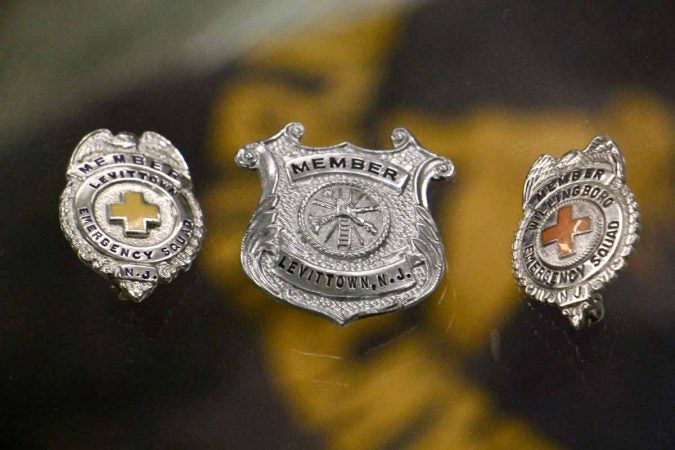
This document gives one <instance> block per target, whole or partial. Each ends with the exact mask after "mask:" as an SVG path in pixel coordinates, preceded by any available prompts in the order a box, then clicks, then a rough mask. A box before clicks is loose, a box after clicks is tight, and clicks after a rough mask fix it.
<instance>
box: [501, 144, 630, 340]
mask: <svg viewBox="0 0 675 450" xmlns="http://www.w3.org/2000/svg"><path fill="white" fill-rule="evenodd" d="M523 209H524V211H525V217H524V219H523V220H522V221H521V223H520V227H519V228H518V232H517V233H516V239H515V241H514V243H513V255H512V262H513V270H514V274H515V277H516V279H517V280H518V283H519V284H520V285H521V286H522V287H523V288H524V290H525V293H526V294H527V295H529V296H530V297H533V298H535V299H537V300H540V301H542V302H546V303H553V304H556V305H558V307H560V309H561V310H562V313H563V314H564V315H565V316H567V317H568V318H569V320H570V323H571V324H572V326H573V327H574V328H576V329H579V328H582V327H583V326H585V325H589V324H590V323H592V322H597V321H599V320H601V319H602V318H603V317H604V306H603V303H602V297H601V296H600V295H599V294H598V293H597V291H598V290H599V289H600V288H602V287H603V286H604V285H605V284H606V283H607V282H608V281H610V280H611V279H612V278H614V277H615V276H616V272H617V271H618V270H619V269H620V268H621V267H622V266H623V265H624V264H625V258H626V257H627V256H628V254H629V253H630V252H631V250H632V248H633V244H635V242H636V241H637V238H638V231H639V214H638V206H637V202H636V201H635V198H634V196H633V194H632V193H631V191H630V190H629V189H628V187H627V186H626V178H625V162H624V159H623V155H622V154H621V151H620V150H619V148H618V147H617V146H616V144H614V142H612V140H611V139H609V138H608V137H605V136H599V137H596V138H595V139H593V140H592V141H591V143H590V144H589V145H588V147H587V148H586V149H585V150H583V151H576V150H574V151H570V152H568V153H566V154H565V155H564V156H563V157H562V158H560V159H556V158H554V157H552V156H550V155H543V156H540V157H539V159H537V161H536V162H535V163H534V165H533V166H532V168H531V169H530V173H529V174H528V176H527V179H526V180H525V187H524V190H523Z"/></svg>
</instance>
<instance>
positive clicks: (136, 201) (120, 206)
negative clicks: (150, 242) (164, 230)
mask: <svg viewBox="0 0 675 450" xmlns="http://www.w3.org/2000/svg"><path fill="white" fill-rule="evenodd" d="M108 221H109V222H110V223H112V222H122V225H123V226H124V234H125V235H127V236H147V235H148V226H152V225H159V224H160V223H161V221H160V216H159V206H157V205H153V204H151V203H147V202H146V201H145V199H144V198H143V194H142V193H141V192H124V193H123V194H122V203H113V204H112V205H110V208H109V209H108Z"/></svg>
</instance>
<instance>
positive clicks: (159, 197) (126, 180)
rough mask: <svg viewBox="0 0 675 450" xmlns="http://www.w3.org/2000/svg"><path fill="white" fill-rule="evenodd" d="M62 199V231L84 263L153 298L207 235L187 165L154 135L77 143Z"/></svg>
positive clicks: (97, 136) (130, 291)
mask: <svg viewBox="0 0 675 450" xmlns="http://www.w3.org/2000/svg"><path fill="white" fill-rule="evenodd" d="M68 178H69V182H68V185H67V186H66V189H65V190H64V193H63V195H62V198H61V226H62V228H63V230H64V232H65V234H66V237H67V238H68V239H69V241H70V242H71V244H72V246H73V248H74V249H75V250H76V251H77V252H78V254H79V255H80V257H81V258H82V259H83V260H84V261H85V262H87V263H89V264H91V265H92V267H93V268H94V269H95V270H97V271H99V272H100V273H102V274H104V275H107V276H111V277H114V278H115V279H116V281H117V284H118V286H119V287H120V288H121V289H122V292H123V294H124V296H125V297H129V298H131V299H133V300H135V301H141V300H143V299H144V298H146V297H147V296H148V295H149V294H150V293H151V292H152V290H153V289H154V287H155V286H156V285H157V283H158V282H160V281H164V282H168V281H170V280H171V279H173V277H174V276H175V275H176V274H177V272H178V271H179V270H181V269H182V270H185V269H187V268H188V267H189V265H190V263H191V262H192V260H193V259H194V257H195V256H196V252H197V251H198V249H199V247H200V244H201V240H202V237H203V233H204V227H203V222H202V214H201V210H200V208H199V205H198V203H197V201H196V199H195V198H194V195H193V194H192V191H191V189H190V188H191V182H190V175H189V172H188V170H187V165H186V164H185V161H184V160H183V158H182V156H181V155H180V153H178V150H177V149H175V147H173V146H172V145H171V143H170V142H169V141H167V140H166V139H164V138H163V137H161V136H160V135H158V134H155V133H149V132H146V133H144V134H143V135H142V136H141V138H140V139H138V140H137V139H136V138H135V136H133V135H131V134H128V133H121V134H118V135H117V136H113V135H112V133H110V132H109V131H107V130H101V131H97V132H94V133H92V134H90V135H89V136H87V137H86V138H85V139H83V141H82V142H81V143H80V145H78V147H77V149H76V150H75V152H74V154H73V157H72V159H71V163H70V167H69V170H68Z"/></svg>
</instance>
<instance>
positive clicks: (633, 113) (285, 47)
mask: <svg viewBox="0 0 675 450" xmlns="http://www.w3.org/2000/svg"><path fill="white" fill-rule="evenodd" d="M672 17H673V11H672V7H669V6H668V5H667V4H666V3H665V2H664V3H658V2H650V3H648V4H640V5H634V6H619V5H615V4H612V3H602V4H595V5H592V6H584V5H577V6H558V7H548V8H542V6H541V5H540V4H539V3H531V4H522V3H514V4H512V5H510V6H505V5H503V4H501V3H500V4H499V5H497V4H496V3H495V4H494V5H490V4H487V3H480V4H474V3H467V4H458V3H457V2H447V3H444V2H434V3H431V4H428V5H423V6H418V7H415V8H412V9H410V10H403V11H398V12H396V11H394V12H392V13H389V12H387V13H386V14H379V15H377V14H376V15H373V16H363V17H361V18H358V19H355V18H351V19H349V20H348V21H346V20H344V19H339V18H336V19H335V20H329V19H327V20H326V22H325V23H319V24H316V26H314V27H310V28H308V29H306V30H304V31H303V32H302V33H299V34H295V35H292V36H291V37H289V38H281V37H270V39H269V42H267V43H263V44H261V45H260V46H258V47H256V49H255V50H254V51H251V52H250V53H249V54H247V55H245V56H244V57H242V58H241V60H239V61H238V62H237V63H236V64H233V65H231V66H229V67H224V68H223V69H222V70H221V71H220V72H219V73H217V74H214V75H209V76H204V77H200V76H195V77H190V78H185V79H182V80H179V81H172V82H170V83H169V82H167V83H164V84H162V83H159V84H153V85H149V86H147V87H145V88H142V89H139V90H138V91H136V92H133V93H130V94H128V95H124V96H121V97H120V98H116V99H112V100H110V101H107V102H105V103H102V104H100V105H98V106H97V107H95V108H92V109H87V110H82V111H80V112H79V114H77V115H76V116H73V117H71V118H70V119H69V120H68V121H67V122H66V123H63V124H62V125H60V126H58V127H53V128H50V129H45V128H44V127H40V124H36V126H35V133H34V134H33V136H32V137H31V138H30V139H26V140H25V141H23V142H18V143H17V144H16V145H15V146H14V147H12V148H10V149H8V150H7V151H6V152H5V153H4V154H3V156H2V157H1V164H0V174H1V175H2V180H3V188H2V190H1V191H0V217H2V222H1V225H0V230H1V231H2V232H1V233H0V235H2V238H3V239H2V245H1V246H0V268H1V272H0V279H1V282H0V293H1V298H2V304H1V305H0V405H1V408H0V442H2V443H3V446H4V447H6V448H25V447H29V448H30V447H34V448H64V449H79V448H82V449H89V448H246V449H248V448H264V449H270V448H337V449H342V448H406V449H407V448H423V449H429V448H471V449H474V448H481V449H482V448H484V449H493V448H503V449H513V448H528V449H529V448H532V449H541V448H578V449H598V448H602V449H636V448H640V449H658V448H672V447H673V445H675V442H674V439H675V438H674V437H673V425H674V423H673V422H674V419H673V411H674V410H675V382H674V378H673V374H674V373H675V357H674V351H675V348H674V345H673V343H674V341H673V337H672V331H673V327H674V325H675V302H674V301H673V300H674V299H673V297H674V292H675V291H674V280H673V263H674V262H675V259H674V256H675V248H674V246H673V233H672V230H673V226H674V225H675V213H674V210H673V181H674V180H675V164H673V158H674V156H675V115H674V113H673V103H672V100H673V93H674V91H673V89H674V88H673V83H672V76H673V74H674V73H675V70H674V69H675V66H674V61H675V59H673V58H672V55H671V53H672V49H673V47H674V46H675V41H674V40H673V38H672V36H673V35H672V33H671V32H670V31H669V27H670V26H671V25H672ZM291 121H299V122H303V123H304V124H305V127H306V130H307V131H306V136H305V138H304V142H306V143H307V144H308V145H328V144H332V143H336V142H340V141H343V140H350V141H352V142H354V143H356V144H361V145H364V146H372V147H375V148H382V147H389V146H390V145H389V142H388V135H389V132H390V131H391V129H392V128H394V127H395V126H400V125H403V126H406V127H407V128H409V129H410V130H411V131H412V132H413V133H414V134H415V135H416V136H417V138H418V139H419V140H420V142H421V143H422V144H423V145H424V146H426V147H428V148H430V149H431V150H433V151H435V152H437V153H439V154H443V155H447V156H449V157H450V158H451V159H452V160H453V161H454V162H455V164H456V167H457V178H456V181H455V182H454V183H453V184H450V185H442V186H435V188H434V191H433V193H432V194H433V195H432V203H433V208H432V210H433V213H434V215H435V217H436V219H437V223H438V225H439V228H440V229H441V230H442V233H443V238H444V244H445V247H446V250H447V258H448V272H447V277H446V279H445V280H444V282H443V283H442V284H441V286H439V288H438V289H437V291H436V293H435V294H434V295H433V296H432V297H431V298H429V299H428V300H426V301H425V302H424V303H422V304H421V305H420V306H418V307H415V308H413V309H411V310H408V311H405V312H401V313H396V314H392V315H387V316H382V317H377V318H368V319H364V320H362V321H359V322H357V323H354V324H352V325H349V326H348V327H345V328H340V327H339V326H337V325H334V324H333V323H331V322H329V321H327V320H325V319H323V318H321V317H317V316H313V315H310V314H309V313H307V312H304V311H300V310H297V309H293V308H290V307H288V306H284V305H281V304H278V303H276V302H274V300H272V299H271V298H268V297H266V296H265V295H263V294H262V293H261V292H260V291H259V290H258V289H257V288H255V287H254V286H253V285H252V283H251V282H250V281H249V280H248V279H247V278H246V277H245V276H244V274H243V273H242V271H241V268H240V266H239V258H238V251H239V245H240V240H241V237H242V235H243V232H244V230H245V228H246V224H247V223H248V220H249V218H250V216H251V214H252V213H253V210H254V208H255V204H256V202H257V199H258V198H257V197H258V193H259V187H258V186H259V184H258V179H257V177H256V174H254V173H252V172H247V171H245V170H243V169H239V168H237V167H236V166H235V164H234V162H233V158H234V155H235V153H236V151H237V150H238V148H239V146H241V145H243V144H245V143H247V142H250V141H252V140H256V139H261V138H264V137H266V136H269V135H270V134H271V133H273V132H275V131H276V130H278V129H279V128H280V127H281V126H283V125H284V124H285V123H287V122H291ZM97 128H109V129H111V130H113V131H114V132H118V131H123V130H126V131H132V132H136V133H140V132H142V131H144V130H153V131H157V132H159V133H161V134H162V135H164V136H167V137H168V138H169V139H171V140H172V142H173V143H174V144H175V145H176V146H177V147H178V148H179V149H180V150H181V151H182V153H183V155H184V156H185V158H186V160H187V161H188V164H189V165H190V169H191V172H192V176H193V180H194V184H195V193H196V195H197V196H198V198H199V199H200V202H201V204H202V207H203V209H204V213H205V216H206V223H207V229H208V234H207V238H206V241H205V244H204V248H203V250H202V253H201V254H200V256H199V258H198V260H197V262H196V264H195V265H194V266H193V268H192V269H191V270H190V271H189V272H188V273H185V274H182V275H181V276H179V277H178V278H177V279H176V280H175V281H174V282H173V283H172V284H171V285H167V286H160V287H159V288H158V289H157V290H156V291H155V293H154V294H153V295H152V296H151V297H150V298H149V299H148V300H147V301H146V302H144V303H142V304H140V305H136V304H125V303H120V302H118V301H117V300H116V295H115V293H114V292H113V291H112V290H111V289H110V288H109V283H108V281H106V280H104V279H102V278H100V277H98V276H97V275H95V274H94V273H93V272H92V271H91V270H89V269H88V268H87V267H85V266H84V265H83V264H81V263H80V262H79V261H78V260H77V258H76V256H75V254H74V253H73V252H72V250H71V249H70V247H69V246H68V244H67V242H66V241H65V239H64V238H63V236H62V234H61V232H60V230H59V225H58V214H57V209H58V206H57V205H58V197H59V195H60V192H61V190H62V189H63V187H64V186H65V167H66V163H67V160H68V158H69V156H70V153H71V151H72V150H73V148H74V146H75V145H76V144H77V142H78V141H79V139H80V138H81V137H82V136H84V135H85V134H86V133H88V132H89V131H91V130H93V129H97ZM598 134H608V135H610V136H612V138H613V139H614V140H615V141H616V142H617V143H618V144H619V146H620V147H621V148H622V150H623V152H624V155H625V158H626V161H627V179H628V184H629V186H630V187H631V189H632V190H633V191H634V192H635V194H636V197H637V199H638V201H639V202H640V205H641V212H642V220H643V228H642V233H641V241H640V242H639V243H638V246H637V249H636V251H635V253H634V254H633V255H631V258H630V259H629V261H628V268H627V269H626V270H624V271H623V272H622V273H621V274H620V277H619V279H618V280H615V281H614V282H613V283H612V284H611V285H610V286H609V288H607V289H606V290H605V291H604V292H603V294H604V297H605V303H606V310H607V315H606V318H605V320H604V321H603V322H601V323H600V324H598V325H596V326H594V327H593V328H591V329H589V330H585V331H581V332H577V331H574V330H573V329H572V328H571V327H570V326H569V325H568V323H567V321H566V319H565V318H564V317H562V316H561V315H560V314H559V312H558V310H557V309H556V308H554V307H550V306H547V305H543V304H539V303H536V302H532V301H527V300H525V299H524V298H522V295H521V294H520V293H519V292H518V290H517V288H516V285H515V281H514V280H513V278H512V276H511V271H510V260H509V258H510V244H511V239H512V237H513V233H514V232H515V230H516V227H517V225H518V220H519V219H520V217H521V216H522V210H521V198H520V194H521V190H522V185H523V182H524V179H525V176H526V174H527V171H528V169H529V166H530V164H531V163H532V162H534V160H535V159H536V157H537V156H538V155H539V154H541V153H550V154H553V155H554V156H560V155H562V154H563V153H564V152H565V151H567V150H570V149H572V148H583V147H584V146H585V145H586V144H587V143H588V141H589V140H590V139H591V138H592V137H594V136H595V135H598Z"/></svg>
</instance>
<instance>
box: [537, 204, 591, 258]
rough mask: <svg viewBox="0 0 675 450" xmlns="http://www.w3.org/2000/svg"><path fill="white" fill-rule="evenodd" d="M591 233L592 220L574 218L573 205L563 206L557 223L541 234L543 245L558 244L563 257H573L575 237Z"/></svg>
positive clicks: (559, 211)
mask: <svg viewBox="0 0 675 450" xmlns="http://www.w3.org/2000/svg"><path fill="white" fill-rule="evenodd" d="M590 231H591V218H590V217H582V218H580V219H574V218H572V205H568V206H563V207H562V208H560V209H559V210H558V217H557V223H556V224H555V225H553V226H552V227H549V228H547V229H545V230H544V231H543V232H542V233H541V244H542V245H543V246H547V245H548V244H552V243H554V242H557V243H558V253H559V254H560V256H561V257H563V258H564V257H565V256H570V255H573V254H574V252H575V250H574V236H576V235H578V234H585V233H589V232H590Z"/></svg>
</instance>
